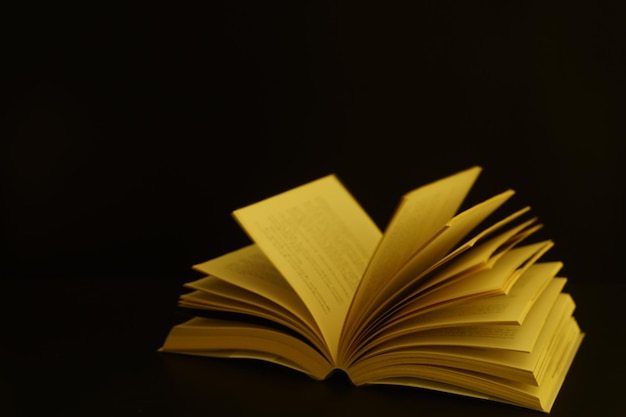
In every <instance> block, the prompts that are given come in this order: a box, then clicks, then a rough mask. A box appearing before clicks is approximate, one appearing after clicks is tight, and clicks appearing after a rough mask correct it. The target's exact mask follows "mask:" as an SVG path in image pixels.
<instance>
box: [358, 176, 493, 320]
mask: <svg viewBox="0 0 626 417" xmlns="http://www.w3.org/2000/svg"><path fill="white" fill-rule="evenodd" d="M480 171H481V168H480V167H473V168H470V169H468V170H465V171H462V172H460V173H458V174H454V175H451V176H449V177H446V178H444V179H441V180H438V181H435V182H433V183H430V184H428V185H425V186H422V187H419V188H417V189H415V190H413V191H411V192H409V193H407V194H405V195H404V196H403V198H402V201H401V202H400V205H399V206H398V209H397V210H396V212H395V214H394V216H393V218H392V219H391V222H390V223H389V225H388V226H387V229H386V230H385V234H384V236H383V238H382V240H381V242H380V245H379V247H378V248H377V249H376V252H375V254H374V256H373V258H372V262H371V263H370V265H369V266H368V268H367V271H366V272H365V275H364V276H363V279H362V280H361V283H360V286H359V291H358V293H357V296H356V298H355V300H354V303H353V305H352V307H351V312H350V316H349V317H348V322H347V323H346V324H347V325H348V326H349V327H350V328H353V326H352V322H353V321H354V320H356V318H357V317H361V316H362V315H363V313H364V311H365V309H366V307H367V306H368V305H369V304H371V301H372V299H373V298H374V296H375V295H377V294H378V293H379V291H380V290H381V289H382V288H383V287H384V286H385V285H386V284H387V283H388V282H389V278H390V277H392V276H393V275H394V274H395V273H396V272H397V271H398V270H399V269H400V268H402V267H403V266H404V265H405V264H406V263H407V262H408V261H409V259H411V257H412V256H413V255H414V254H415V253H416V252H418V251H419V250H420V249H421V248H422V247H423V246H424V245H425V244H426V243H427V242H428V241H430V240H431V239H433V238H434V237H435V236H436V235H437V234H438V233H440V232H441V231H442V228H444V227H445V225H446V223H447V222H448V221H449V220H450V219H451V218H452V217H453V216H454V214H455V213H456V211H457V210H458V209H459V207H460V206H461V204H462V202H463V200H464V199H465V196H466V195H467V193H468V192H469V190H470V188H471V187H472V185H473V184H474V182H475V181H476V178H477V177H478V174H479V173H480ZM353 316H354V319H353Z"/></svg>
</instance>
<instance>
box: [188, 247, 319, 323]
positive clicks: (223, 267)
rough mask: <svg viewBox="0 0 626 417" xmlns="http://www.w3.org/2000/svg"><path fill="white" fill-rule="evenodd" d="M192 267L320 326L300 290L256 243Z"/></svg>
mask: <svg viewBox="0 0 626 417" xmlns="http://www.w3.org/2000/svg"><path fill="white" fill-rule="evenodd" d="M193 269H194V270H196V271H199V272H202V273H204V274H207V275H212V276H214V277H217V278H219V279H220V280H222V281H225V282H228V283H229V284H232V285H236V286H238V287H241V288H244V289H246V290H248V291H251V292H253V293H255V294H258V295H260V296H262V297H265V298H267V299H268V300H271V301H273V302H274V303H276V304H278V305H280V306H283V307H285V308H286V309H288V310H289V311H291V312H292V313H293V314H295V315H296V316H297V317H299V318H301V319H302V320H303V321H304V322H306V323H307V324H308V325H309V326H310V327H311V328H312V329H315V328H316V327H317V326H316V324H315V321H314V319H313V317H312V316H311V313H310V312H309V310H308V309H307V307H306V306H305V305H304V303H303V302H302V300H301V299H300V297H299V296H298V294H296V292H295V291H294V289H293V288H292V287H291V286H290V285H289V283H288V282H287V281H286V280H285V278H284V277H283V276H282V275H281V274H280V272H279V271H278V270H277V269H276V268H275V267H274V265H272V263H271V262H270V261H269V259H267V257H266V256H265V255H264V254H263V252H262V251H261V250H260V249H259V247H258V246H257V245H248V246H246V247H244V248H241V249H238V250H235V251H233V252H230V253H227V254H225V255H222V256H219V257H217V258H214V259H211V260H209V261H206V262H202V263H200V264H197V265H194V266H193Z"/></svg>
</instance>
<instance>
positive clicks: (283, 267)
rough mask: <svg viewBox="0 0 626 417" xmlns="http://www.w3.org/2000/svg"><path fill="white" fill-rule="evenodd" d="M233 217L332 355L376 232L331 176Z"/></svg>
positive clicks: (254, 206) (379, 236) (373, 224)
mask: <svg viewBox="0 0 626 417" xmlns="http://www.w3.org/2000/svg"><path fill="white" fill-rule="evenodd" d="M233 216H234V217H235V219H236V220H237V221H238V222H239V224H240V225H241V226H242V227H243V229H244V230H245V231H246V232H247V233H248V235H249V236H250V237H251V238H252V240H254V242H255V243H256V244H257V245H258V247H259V248H260V249H261V250H262V251H263V252H264V253H265V255H266V256H267V258H268V259H269V260H270V261H271V262H272V263H273V264H274V266H275V267H276V268H277V269H278V270H279V271H280V273H281V274H282V275H283V276H284V277H285V279H286V280H287V281H288V282H289V284H290V285H291V286H292V287H293V289H294V290H295V291H296V293H297V294H298V295H299V296H300V298H301V299H302V301H303V302H304V304H305V305H306V306H307V308H308V309H309V311H310V312H311V314H312V315H313V317H314V318H315V320H316V322H317V323H318V325H319V327H320V330H321V332H322V334H323V335H324V337H325V338H326V340H327V342H328V345H329V346H330V348H331V350H332V351H333V352H335V351H336V349H337V347H338V344H339V335H340V332H341V327H342V325H343V322H344V320H345V317H346V313H347V311H348V307H349V305H350V303H351V301H352V298H353V297H354V292H355V291H356V288H357V286H358V283H359V280H360V278H361V276H362V275H363V272H364V271H365V268H366V266H367V263H368V261H369V260H370V258H371V256H372V254H373V252H374V249H375V248H376V246H377V244H378V242H379V240H380V238H381V235H382V234H381V232H380V230H379V229H378V227H377V226H376V224H375V223H374V222H373V221H372V220H371V219H370V217H369V216H368V215H367V213H366V212H365V211H364V210H363V208H362V207H361V206H360V205H359V204H358V203H357V202H356V200H355V199H354V198H353V197H352V196H351V195H350V193H349V192H348V191H347V190H346V189H345V188H344V187H343V185H342V184H341V183H340V182H339V180H338V179H337V178H336V177H335V176H334V175H328V176H326V177H323V178H321V179H318V180H316V181H313V182H310V183H308V184H305V185H302V186H300V187H297V188H294V189H292V190H290V191H287V192H284V193H282V194H278V195H276V196H274V197H270V198H268V199H266V200H263V201H260V202H258V203H255V204H252V205H250V206H247V207H244V208H241V209H238V210H235V211H234V212H233Z"/></svg>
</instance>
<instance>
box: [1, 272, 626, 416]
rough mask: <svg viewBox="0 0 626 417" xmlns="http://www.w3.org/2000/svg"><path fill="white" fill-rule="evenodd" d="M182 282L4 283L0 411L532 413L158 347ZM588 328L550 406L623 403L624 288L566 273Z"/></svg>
mask: <svg viewBox="0 0 626 417" xmlns="http://www.w3.org/2000/svg"><path fill="white" fill-rule="evenodd" d="M180 284H181V282H179V281H176V280H131V279H128V280H119V279H111V280H103V279H98V280H75V279H74V280H71V279H68V280H42V279H37V280H34V279H33V280H19V281H18V280H13V281H8V282H6V283H5V288H4V290H3V296H4V298H5V300H4V301H5V302H4V303H3V305H2V329H3V330H2V334H3V335H2V338H1V339H0V347H1V350H0V352H1V353H2V355H1V359H0V389H1V391H0V415H3V416H30V415H44V414H45V415H57V414H58V415H64V416H135V415H146V416H174V415H176V416H207V415H285V416H288V415H315V416H321V415H337V416H339V415H342V416H345V415H364V416H374V415H382V414H385V415H394V416H403V415H407V416H408V415H420V416H458V415H475V416H483V417H484V416H503V415H507V416H536V415H541V413H538V412H535V411H531V410H526V409H521V408H517V407H512V406H507V405H502V404H497V403H492V402H488V401H483V400H476V399H470V398H464V397H460V396H454V395H449V394H443V393H437V392H432V391H426V390H421V389H413V388H402V387H354V386H352V385H350V383H349V381H348V380H347V379H346V378H345V377H344V376H343V375H341V374H338V375H334V376H333V377H332V378H330V379H329V380H326V381H322V382H319V381H313V380H311V379H309V378H308V377H306V376H304V375H302V374H300V373H297V372H295V371H291V370H288V369H284V368H282V367H279V366H275V365H271V364H267V363H263V362H257V361H249V360H230V359H215V358H197V357H189V356H182V355H174V354H163V353H159V352H157V348H158V347H159V346H160V344H161V343H162V341H163V339H164V337H165V335H166V333H167V331H168V330H169V328H170V326H171V325H173V324H175V323H176V322H178V321H180V320H181V317H180V316H179V315H178V314H179V313H177V311H176V308H175V304H176V299H177V297H178V294H179V293H180V292H181V288H180ZM567 288H568V291H569V292H570V293H571V294H572V295H573V296H574V298H575V300H576V301H577V305H578V309H577V312H576V317H577V319H578V321H579V323H580V325H581V327H582V328H583V329H584V330H585V332H586V333H587V337H586V339H585V340H584V342H583V344H582V346H581V349H580V351H579V353H578V356H577V357H576V359H575V361H574V363H573V365H572V368H571V370H570V373H569V375H568V377H567V379H566V380H565V383H564V385H563V388H562V390H561V392H560V394H559V397H558V398H557V401H556V403H555V405H554V408H553V410H552V413H551V415H553V416H590V415H598V416H599V415H603V416H604V415H606V416H609V415H611V416H616V415H621V413H622V412H623V405H622V398H621V396H622V395H623V394H622V391H623V387H624V384H623V381H622V380H621V377H622V376H623V375H624V372H625V371H626V365H625V360H624V356H623V350H622V345H621V343H622V339H623V337H622V334H621V333H622V332H623V324H622V320H621V317H622V315H621V313H620V310H621V303H620V301H621V294H622V291H621V290H623V288H606V287H603V286H601V285H596V284H591V283H584V284H579V285H577V284H576V283H568V287H567Z"/></svg>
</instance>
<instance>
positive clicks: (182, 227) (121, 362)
mask: <svg viewBox="0 0 626 417" xmlns="http://www.w3.org/2000/svg"><path fill="white" fill-rule="evenodd" d="M205 3H206V4H205ZM624 12H625V10H624V7H623V5H622V4H620V2H615V1H614V2H609V1H598V2H588V3H586V4H583V5H581V4H576V3H572V2H567V3H563V4H558V3H552V2H469V1H462V2H430V1H428V2H357V1H355V2H349V1H338V2H324V1H319V2H284V3H278V2H242V1H232V2H219V1H214V2H198V3H197V4H196V3H192V2H146V3H145V4H141V3H138V2H125V3H123V4H122V5H114V4H113V3H103V4H100V5H97V6H96V5H94V4H92V3H91V2H86V4H65V3H50V4H47V5H37V6H35V5H30V6H13V8H8V7H7V6H4V10H3V13H2V18H1V19H2V24H1V25H0V27H2V29H1V30H2V51H1V54H2V57H3V58H2V62H3V64H2V67H3V70H4V75H3V76H2V82H1V83H0V85H1V88H2V91H1V94H0V100H2V102H1V104H2V113H1V115H0V117H1V118H0V126H1V129H2V130H1V133H0V134H1V142H0V158H1V168H2V176H1V180H2V183H1V186H2V240H3V247H4V249H3V250H2V255H1V261H2V265H1V268H2V269H1V270H0V273H1V274H2V278H3V279H4V280H5V282H6V283H7V284H6V285H7V286H6V287H5V288H6V290H5V291H1V292H0V293H1V294H2V298H3V311H2V312H3V313H4V317H5V318H7V320H6V321H7V324H6V326H5V330H6V331H7V332H8V333H7V336H6V339H5V340H7V341H8V342H6V343H5V345H4V347H3V349H4V350H3V352H4V353H6V354H7V355H8V357H9V358H13V359H11V360H10V362H11V365H6V366H5V367H4V368H3V369H4V370H5V371H7V372H5V375H7V376H6V378H5V381H4V382H3V384H4V386H5V387H6V390H5V391H6V393H7V394H6V395H5V397H6V402H7V404H10V407H13V406H14V405H15V404H18V403H20V404H26V403H28V400H27V397H28V392H29V389H30V388H29V387H30V386H31V384H32V383H33V380H32V379H31V377H32V376H33V374H34V375H37V374H39V377H40V378H44V376H43V375H48V376H47V378H48V379H45V378H44V379H43V381H44V382H42V383H41V385H42V386H43V385H45V386H48V387H50V386H53V385H55V384H54V383H53V382H52V381H56V377H57V376H59V375H58V374H62V373H63V372H69V375H70V376H72V375H73V377H74V378H75V382H74V383H73V385H70V388H68V390H75V394H74V395H73V396H67V397H65V396H62V395H60V393H61V392H65V390H64V389H63V388H60V387H59V386H57V388H56V390H54V389H53V390H52V391H51V392H49V393H48V394H41V395H44V398H46V399H47V401H48V404H49V407H50V409H54V408H55V407H57V408H59V409H62V408H63V407H66V408H67V407H71V406H73V407H78V409H79V410H83V411H84V409H82V408H80V406H78V405H76V404H93V403H99V404H101V405H102V404H104V403H108V404H126V405H128V404H131V405H130V406H129V409H133V410H136V409H139V408H140V407H139V406H136V404H135V403H133V402H132V400H129V398H128V397H125V396H122V397H121V398H120V395H121V394H120V393H119V392H118V391H116V392H117V394H111V393H110V392H108V391H104V392H108V394H103V393H102V389H104V388H102V387H103V386H108V385H106V384H111V380H112V379H113V380H117V381H118V382H119V379H120V378H122V379H123V377H121V376H119V375H126V374H130V375H135V374H136V373H139V374H141V375H142V376H141V377H137V378H139V380H140V382H136V381H135V382H133V381H132V380H130V381H129V380H127V379H126V380H123V381H125V382H122V383H121V385H124V384H129V385H133V384H136V385H140V384H145V382H146V379H149V380H151V381H153V380H154V379H153V378H152V377H148V376H146V375H145V372H148V371H145V369H150V371H149V372H156V373H157V374H158V372H159V371H155V370H154V369H153V368H151V367H150V366H152V365H150V366H148V368H141V366H142V365H141V364H143V363H150V364H152V362H150V361H152V360H155V359H154V358H152V356H150V354H151V353H152V352H153V350H154V349H155V348H156V347H158V345H159V343H160V341H161V339H162V337H163V336H164V332H165V331H166V330H167V328H168V326H169V325H171V323H173V322H175V321H176V317H175V314H174V309H173V306H174V304H175V300H176V297H177V295H178V293H179V285H180V284H181V283H182V282H184V281H186V280H187V279H188V278H189V277H190V276H191V273H190V270H189V267H190V265H191V264H193V263H197V262H200V261H203V260H206V259H209V258H212V257H214V256H217V255H219V254H222V253H225V252H227V251H230V250H233V249H235V248H238V247H240V246H242V245H243V244H246V243H247V242H248V240H247V238H246V236H245V234H244V233H243V232H242V231H241V230H240V229H239V228H238V227H237V225H236V224H235V222H234V221H233V220H232V218H231V217H230V212H231V211H232V210H234V209H236V208H238V207H241V206H243V205H245V204H248V203H252V202H254V201H257V200H259V199H262V198H264V197H268V196H270V195H273V194H276V193H278V192H280V191H284V190H286V189H288V188H291V187H293V186H296V185H299V184H301V183H303V182H305V181H309V180H312V179H315V178H317V177H320V176H323V175H326V174H328V173H333V172H334V173H336V174H337V175H338V176H339V178H340V179H341V180H342V181H343V182H344V184H345V185H346V186H347V187H348V189H349V190H350V191H351V192H352V193H353V194H354V196H355V197H356V198H357V200H358V201H359V202H360V203H361V204H362V205H363V206H364V208H365V209H366V210H367V211H368V212H369V213H370V215H371V216H372V217H373V219H374V220H375V221H376V222H377V223H378V224H379V225H380V226H381V228H383V227H384V226H385V225H386V222H387V221H388V219H389V218H390V216H391V214H392V212H393V209H394V208H395V206H396V204H397V202H398V200H399V198H400V196H401V195H402V194H403V193H404V192H406V191H408V190H410V189H412V188H414V187H417V186H419V185H422V184H424V183H427V182H429V181H432V180H435V179H438V178H440V177H443V176H445V175H448V174H452V173H454V172H457V171H459V170H461V169H465V168H467V167H469V166H472V165H481V166H483V168H484V171H483V173H482V174H481V176H480V178H479V180H478V183H477V184H476V186H475V188H474V189H473V191H472V194H471V195H470V197H469V201H468V202H472V201H479V200H481V199H483V198H486V197H489V196H491V195H494V194H496V193H498V192H500V191H503V190H504V189H506V188H514V189H515V190H516V191H517V195H516V196H515V197H514V199H513V200H512V201H511V203H509V204H510V206H509V207H511V210H512V209H513V208H519V207H521V206H523V205H526V204H530V205H531V206H532V207H533V212H534V213H535V214H536V215H538V216H539V218H540V219H541V221H542V222H543V223H544V224H545V227H544V229H542V230H541V231H540V232H539V235H538V238H552V239H554V241H555V242H556V246H555V248H554V249H552V250H551V251H550V252H549V253H548V255H547V258H552V259H558V260H562V261H563V262H564V264H565V267H564V269H563V274H564V275H566V276H567V277H568V278H570V283H571V284H572V285H573V287H572V288H576V286H575V285H580V287H579V288H581V289H579V293H578V294H576V293H574V295H575V298H576V299H580V298H585V297H587V299H588V300H590V302H591V301H595V302H596V303H598V302H599V301H598V300H597V299H598V298H600V299H601V298H602V297H614V298H612V299H611V300H615V301H617V297H616V296H615V294H619V291H620V290H621V289H622V288H623V286H622V279H623V273H622V268H621V259H622V257H623V255H622V254H623V250H624V243H623V242H624V239H623V233H624V220H623V211H624V188H623V185H622V180H621V178H622V173H623V171H624V170H623V156H624V123H623V120H622V118H623V100H624V96H625V94H624V93H625V92H626V91H625V88H624V87H625V82H624V80H625V78H624V74H625V72H624V70H625V69H626V68H625V66H624V58H625V50H624V43H623V41H624V39H625V38H624V36H623V35H624V33H623V26H624V25H623V22H624V17H625V16H626V14H625V13H624ZM568 285H569V284H568ZM585 286H589V287H585ZM585 288H593V291H595V292H591V293H593V294H594V295H593V297H592V296H590V295H589V294H590V292H588V291H587V290H585ZM608 299H609V298H607V300H608ZM603 304H604V305H605V308H608V310H606V311H605V310H602V311H603V313H602V314H600V313H598V311H599V310H597V309H596V307H594V309H595V310H594V312H593V313H589V309H588V308H587V309H586V307H585V305H581V303H580V302H579V310H580V313H577V314H579V315H581V316H582V317H581V321H582V322H583V324H584V325H586V326H587V330H588V329H589V327H591V328H592V329H593V328H594V327H595V329H597V330H599V329H600V327H602V326H606V327H605V328H606V330H600V333H601V334H603V335H606V336H614V334H613V333H611V331H610V330H609V327H610V326H609V324H608V323H603V322H598V321H601V320H604V319H606V318H607V317H611V318H613V319H619V320H621V317H623V313H622V311H621V308H620V307H619V306H618V305H610V306H609V307H606V304H610V303H609V301H607V302H606V303H603ZM585 310H587V311H588V313H587V314H588V315H587V316H585ZM604 313H606V315H604ZM594 314H596V315H594ZM594 320H597V321H595V322H594ZM33 321H34V323H33ZM24 323H31V325H30V327H29V326H25V325H24ZM122 323H123V324H122ZM615 323H618V322H617V320H616V322H615ZM615 328H617V327H614V328H612V329H611V330H615ZM94 329H97V330H94ZM81 334H82V335H83V336H80V335H81ZM116 338H117V339H119V340H120V341H117V342H116V341H114V340H116ZM104 340H106V341H107V342H105V343H103V341H104ZM121 340H125V341H127V342H128V343H126V342H122V341H121ZM596 340H597V339H596ZM590 343H591V342H590ZM603 343H604V342H603ZM606 343H607V345H602V346H600V345H598V346H597V347H596V348H590V349H596V350H593V352H594V353H593V355H592V354H591V353H589V354H588V356H587V361H590V360H593V358H592V356H593V357H596V356H597V355H601V354H602V352H603V351H604V350H605V347H606V346H608V342H606ZM131 345H132V346H131ZM129 346H130V347H129ZM592 346H593V344H592ZM615 348H616V347H615ZM78 351H80V352H82V353H80V354H78V353H77V352H78ZM90 351H91V352H94V353H93V354H94V355H97V356H98V357H101V356H102V355H105V356H107V354H106V353H105V352H112V353H111V354H110V358H109V359H108V360H107V361H105V362H103V363H101V364H100V365H98V366H96V368H95V371H94V372H95V373H92V372H91V371H86V370H85V369H90V368H89V367H90V366H94V365H93V364H94V362H93V361H92V360H91V359H90V358H91V357H90V354H89V352H90ZM147 352H150V354H148V353H147ZM582 354H583V355H584V351H583V353H582ZM5 356H6V355H5ZM583 357H584V356H583ZM16 358H17V359H16ZM148 358H150V359H148ZM583 360H584V359H583ZM146 361H147V362H146ZM131 363H132V365H131ZM137 363H139V364H140V365H137ZM159 363H160V362H159ZM209 363H210V364H212V365H211V366H213V367H217V368H216V369H219V367H224V366H228V365H222V363H221V362H219V361H218V362H211V361H209ZM620 363H622V364H623V362H620ZM137 366H139V367H140V368H139V369H141V370H142V371H141V372H144V374H142V373H141V372H139V371H138V370H137V369H138V368H137ZM146 366H147V365H146ZM189 366H191V365H189ZM204 366H206V364H205V365H204ZM232 366H237V365H232ZM260 366H261V367H263V365H260ZM581 366H584V365H581ZM594 366H595V365H594ZM594 366H592V365H590V362H587V365H586V367H585V368H584V369H590V370H591V369H594V372H605V370H595V368H594ZM157 369H161V368H158V367H157ZM253 369H256V368H253ZM37 370H40V371H41V372H37ZM263 370H264V368H259V369H256V371H257V372H262V371H263ZM105 371H108V372H105ZM228 372H235V375H238V373H240V374H241V373H242V374H245V369H244V368H242V369H239V368H237V369H236V370H232V369H230V370H229V369H226V370H225V373H226V374H228ZM271 372H282V371H276V370H273V369H272V370H271V371H270V373H271ZM590 372H591V371H590ZM87 375H89V377H88V376H87ZM159 375H160V374H159ZM290 375H291V374H290ZM579 375H580V376H579V377H578V382H579V383H581V384H582V383H590V384H591V383H593V382H592V381H586V382H583V381H582V380H583V379H585V378H586V377H587V376H588V375H587V374H585V373H583V371H579ZM598 375H599V373H598ZM598 375H596V374H594V376H598ZM239 376H240V377H241V375H239ZM291 378H293V377H291ZM572 378H574V379H575V378H576V377H575V376H573V377H572ZM82 379H86V381H87V382H81V381H82ZM157 379H158V378H157ZM192 379H193V378H192ZM253 379H254V378H253ZM276 380H280V378H278V377H276ZM575 380H576V379H575ZM102 381H109V382H102ZM297 381H300V380H297ZM275 383H276V381H275ZM300 383H302V384H306V383H304V382H300ZM103 384H104V385H103ZM119 385H120V384H119V383H118V384H117V386H119ZM136 385H133V386H135V387H136ZM251 386H254V385H253V384H252V383H251ZM37 387H38V388H36V389H35V390H36V391H40V388H41V386H40V385H37ZM160 387H161V388H162V386H160ZM307 387H308V388H307V389H309V390H311V389H313V390H319V389H321V388H311V386H308V385H307ZM214 388H215V387H214ZM283 388H284V387H283ZM137 389H138V388H137ZM163 389H164V388H163ZM581 389H582V388H581ZM597 389H598V390H599V389H600V388H597ZM129 390H130V391H129V392H132V389H130V388H129ZM139 392H141V393H143V396H142V397H141V401H144V402H147V403H149V402H150V399H149V398H152V397H153V396H152V394H154V393H149V394H148V393H146V388H143V389H139ZM304 392H308V391H306V389H305V391H304ZM598 392H599V391H598ZM98 393H100V394H98ZM108 395H109V396H110V395H112V398H109V396H108ZM116 395H117V396H116ZM306 395H311V396H312V395H313V394H306ZM391 395H395V394H391ZM419 395H422V397H420V398H421V400H420V401H425V400H424V398H430V397H428V394H426V395H424V394H418V396H419ZM60 398H63V399H60ZM72 398H75V399H76V403H75V404H74V403H73V400H72ZM403 398H404V397H403ZM434 398H435V400H433V401H435V402H436V401H438V400H441V398H440V397H436V396H435V397H434ZM443 398H444V399H446V400H447V397H443ZM53 399H54V400H53ZM214 399H215V398H214ZM90 401H91V402H90ZM129 401H130V403H129ZM181 401H182V400H181ZM377 401H380V404H379V407H381V409H384V408H389V407H391V408H393V407H392V406H390V403H387V402H385V401H387V400H386V399H378V400H377ZM389 401H391V400H389ZM581 401H582V400H581ZM442 402H444V403H445V401H443V400H442ZM592 402H593V400H591V399H589V400H588V401H587V402H585V404H591V403H592ZM44 403H45V402H44ZM72 404H73V405H72ZM347 404H349V403H347ZM394 404H395V403H394ZM456 404H457V405H460V406H461V407H464V406H465V403H464V402H462V401H461V402H458V403H456ZM470 404H473V403H470ZM30 405H31V406H34V405H35V404H30ZM39 405H42V404H39ZM231 405H232V404H231ZM135 406H136V407H135ZM344 406H345V407H346V408H349V405H346V404H344ZM120 407H122V408H123V406H120ZM133 407H135V408H133ZM145 407H148V408H149V406H145ZM145 407H144V408H145ZM173 407H176V406H173ZM190 407H191V406H190ZM407 407H409V409H408V410H410V406H408V405H407ZM11 409H13V408H11ZM16 409H17V408H16ZM417 409H419V407H418V408H417ZM496 410H497V411H498V412H501V410H500V409H496ZM505 410H508V409H506V408H505ZM66 411H67V410H66ZM126 411H128V410H126ZM283 411H284V410H283ZM318 411H319V410H318ZM414 411H415V409H414ZM479 411H480V412H481V413H483V414H482V415H486V414H484V412H485V410H484V409H482V408H480V407H479ZM120 413H121V414H123V412H122V411H121V409H120V410H117V412H116V413H115V414H118V415H120Z"/></svg>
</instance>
